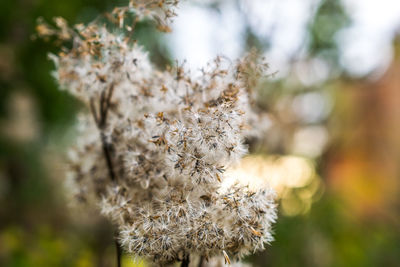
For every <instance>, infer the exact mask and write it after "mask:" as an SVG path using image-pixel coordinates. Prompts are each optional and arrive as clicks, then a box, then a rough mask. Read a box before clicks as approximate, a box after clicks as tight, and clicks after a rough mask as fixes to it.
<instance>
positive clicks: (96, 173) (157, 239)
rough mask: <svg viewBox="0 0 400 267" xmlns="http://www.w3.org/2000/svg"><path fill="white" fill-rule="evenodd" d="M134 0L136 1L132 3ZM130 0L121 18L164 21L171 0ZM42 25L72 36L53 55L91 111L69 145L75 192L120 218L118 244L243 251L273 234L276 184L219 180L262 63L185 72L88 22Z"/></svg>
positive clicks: (145, 251)
mask: <svg viewBox="0 0 400 267" xmlns="http://www.w3.org/2000/svg"><path fill="white" fill-rule="evenodd" d="M140 2H142V3H140ZM140 2H139V1H131V4H130V5H129V7H126V8H116V9H115V10H114V11H113V12H112V13H111V14H110V16H111V17H112V18H114V19H116V23H117V25H118V26H119V27H120V28H125V29H128V30H134V28H132V26H129V27H128V26H126V25H125V23H124V17H125V15H126V13H127V12H132V13H134V14H136V18H141V17H142V15H143V16H144V15H145V16H150V17H152V18H155V19H156V22H157V23H158V25H161V26H162V28H163V29H166V27H167V22H166V21H165V19H167V20H168V19H170V17H171V16H172V15H173V14H174V12H173V11H171V9H170V8H171V6H174V5H175V4H176V1H140ZM56 24H57V26H58V29H55V28H51V27H50V26H49V25H47V24H41V26H40V27H39V32H40V33H41V34H42V35H43V36H50V35H56V36H58V37H59V38H60V39H62V40H72V48H69V49H67V48H64V49H63V51H62V52H61V53H59V54H58V55H53V56H52V59H53V60H54V62H55V63H56V67H57V70H56V72H55V76H56V78H57V80H58V82H59V84H60V87H62V88H65V89H67V90H68V91H69V92H71V93H72V94H73V95H75V96H76V97H77V98H79V99H80V100H81V101H83V102H84V103H85V104H86V105H87V107H88V110H89V111H90V112H87V113H84V114H81V116H80V122H81V123H80V132H81V136H80V137H79V139H78V140H77V144H76V146H75V147H74V149H73V150H72V151H71V152H70V164H69V166H70V170H71V171H70V176H71V179H72V182H73V185H74V187H73V188H74V190H75V193H76V196H77V197H78V198H79V199H80V200H82V201H85V202H88V203H93V204H97V205H99V206H100V207H101V212H102V213H103V214H104V215H106V216H107V217H109V218H111V219H112V221H113V222H114V223H115V224H116V225H117V226H118V229H119V240H120V243H121V245H122V246H123V248H124V249H125V251H126V252H128V253H132V254H135V255H139V256H143V257H147V258H150V259H152V260H154V261H155V262H159V263H169V262H174V261H178V260H181V261H188V257H189V254H191V255H197V256H201V257H204V258H206V259H208V258H211V257H213V256H223V257H225V260H226V261H227V262H230V258H235V259H236V258H239V257H241V256H242V255H244V254H248V253H249V252H253V251H256V250H259V249H263V247H264V243H266V242H267V243H268V242H270V241H271V240H272V236H271V224H272V223H273V222H274V220H275V218H276V213H275V204H274V193H273V192H272V190H260V191H258V192H252V191H250V190H249V189H248V188H246V187H241V186H233V187H231V188H228V189H222V188H221V182H222V180H223V179H224V170H225V169H226V168H227V167H228V166H230V165H231V164H234V163H235V162H238V160H240V158H241V157H242V156H243V155H244V154H245V153H246V152H247V148H246V146H245V145H244V144H243V141H244V138H245V136H246V135H248V134H251V131H250V130H249V128H250V127H249V126H250V125H251V124H252V123H251V122H252V121H253V120H254V118H255V117H256V116H255V114H254V113H253V112H252V109H251V105H250V103H249V95H250V92H251V87H252V86H254V84H253V83H254V80H255V79H257V77H258V76H260V75H261V74H262V72H263V69H264V67H265V66H264V65H262V64H261V65H258V64H256V63H254V62H253V61H252V59H253V57H251V56H248V57H246V58H244V59H243V60H240V61H238V62H237V63H234V64H233V63H229V62H227V61H226V60H223V59H221V58H217V59H216V60H215V61H214V62H213V63H211V64H209V65H208V66H207V67H206V68H205V69H203V71H202V73H201V75H199V77H197V78H194V77H192V76H191V75H190V74H189V73H188V72H187V71H186V70H185V69H184V67H183V66H180V65H178V66H176V67H174V68H170V69H168V70H167V71H158V70H156V69H155V67H154V66H153V65H152V64H151V62H150V61H149V59H148V55H147V53H146V52H144V51H143V49H142V48H141V47H140V46H139V45H137V44H136V43H134V42H132V41H131V40H129V38H126V37H124V36H125V35H123V34H121V33H118V31H115V30H114V31H113V32H112V31H110V30H109V29H108V28H107V27H106V26H102V25H100V24H99V23H92V24H89V25H87V26H83V25H77V26H74V27H72V28H70V27H68V25H67V23H66V22H65V21H64V20H62V19H60V18H57V19H56Z"/></svg>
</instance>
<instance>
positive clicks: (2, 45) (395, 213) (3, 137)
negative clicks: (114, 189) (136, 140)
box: [0, 0, 400, 266]
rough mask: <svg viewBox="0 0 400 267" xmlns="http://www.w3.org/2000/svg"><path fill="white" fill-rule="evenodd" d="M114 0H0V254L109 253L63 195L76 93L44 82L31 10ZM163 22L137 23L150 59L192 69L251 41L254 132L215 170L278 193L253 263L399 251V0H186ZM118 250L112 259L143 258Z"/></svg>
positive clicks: (396, 260)
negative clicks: (256, 62) (268, 233)
mask: <svg viewBox="0 0 400 267" xmlns="http://www.w3.org/2000/svg"><path fill="white" fill-rule="evenodd" d="M124 3H125V1H124V0H114V1H112V0H57V1H54V0H2V1H0V266H115V247H114V243H113V231H112V227H111V225H110V224H109V223H107V222H106V221H105V220H104V219H102V218H101V217H99V216H96V215H95V213H93V214H88V212H87V211H86V210H85V211H83V210H76V209H71V208H70V207H69V202H70V201H69V199H68V195H66V194H65V191H64V173H63V167H62V162H63V153H64V152H65V150H66V149H67V147H68V145H69V144H71V142H72V140H73V138H74V132H73V125H74V121H75V117H76V114H77V112H78V111H79V109H80V108H81V106H80V104H79V103H78V102H77V101H76V100H74V99H73V98H72V97H71V96H69V95H68V94H67V93H65V92H62V91H59V90H58V88H57V85H56V83H55V81H54V79H53V78H52V77H51V75H50V73H51V71H52V70H53V69H54V66H52V63H51V62H50V61H48V60H47V53H48V52H51V51H57V47H56V46H55V45H54V44H52V43H45V42H43V41H40V40H36V41H33V40H32V38H31V37H32V35H33V34H34V32H35V25H36V19H37V18H38V17H40V16H42V17H44V18H45V19H46V20H50V19H51V18H52V17H54V16H63V17H64V18H66V19H67V20H68V21H69V22H70V23H79V22H89V21H91V20H92V19H93V18H95V17H96V16H97V15H98V14H100V13H103V12H105V11H109V10H111V9H112V7H114V6H115V5H119V4H124ZM178 14H179V16H178V17H177V18H176V20H175V22H174V24H173V25H172V28H173V32H172V33H170V34H161V33H158V32H156V31H155V30H154V28H153V27H152V26H151V25H150V24H148V23H141V24H139V26H138V28H137V30H136V32H135V35H134V38H135V39H137V40H138V42H139V43H141V44H142V45H144V46H145V47H146V49H147V50H149V51H150V53H151V55H152V61H153V62H154V64H156V65H158V66H159V67H160V68H165V66H166V65H168V64H173V63H174V60H175V59H178V60H179V61H180V62H182V61H184V60H186V66H187V67H190V68H191V69H192V71H193V73H195V72H196V70H199V68H200V67H201V66H204V65H205V64H206V63H207V62H208V61H210V60H212V59H213V58H214V57H215V56H217V55H224V56H226V57H228V58H230V59H235V58H237V57H240V56H241V55H243V54H244V53H245V52H246V51H248V50H250V49H252V48H254V47H255V48H257V49H258V51H259V53H260V56H265V57H266V59H267V61H268V62H269V65H270V75H269V77H268V78H266V79H265V80H263V81H262V83H261V84H260V86H259V87H258V88H257V95H258V96H257V99H256V105H257V106H258V107H259V109H260V110H262V111H263V112H264V113H265V114H266V115H265V116H266V118H267V120H266V121H267V123H266V124H265V125H263V127H264V128H265V129H266V134H265V136H264V137H263V138H262V140H258V141H254V140H248V143H249V145H250V149H251V154H250V155H249V156H247V157H246V158H245V159H244V160H243V161H242V163H241V164H240V165H239V166H237V167H235V168H234V169H231V170H229V172H230V174H232V175H234V176H236V177H238V178H239V179H243V180H244V181H245V182H248V183H250V184H251V185H253V186H260V185H263V184H265V183H268V184H270V185H272V186H273V187H274V188H275V189H276V191H277V194H278V199H279V219H278V222H277V223H276V224H275V226H274V231H275V239H276V241H274V242H273V243H272V246H270V247H268V248H267V250H266V251H265V252H262V253H258V254H256V255H254V256H251V257H249V258H246V261H247V262H249V263H251V264H252V265H254V266H399V264H400V198H399V193H400V192H399V191H400V164H399V163H400V2H399V1H395V0H380V1H374V0H301V1H300V0H246V1H245V0H207V1H205V0H201V1H200V0H197V1H195V0H187V1H183V3H182V4H181V5H180V7H179V9H178ZM145 265H146V263H144V262H141V261H138V262H132V261H131V259H130V258H129V257H127V256H124V259H123V266H145Z"/></svg>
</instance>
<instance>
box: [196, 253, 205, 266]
mask: <svg viewBox="0 0 400 267" xmlns="http://www.w3.org/2000/svg"><path fill="white" fill-rule="evenodd" d="M203 262H204V257H203V256H201V257H200V260H199V264H198V265H197V267H203Z"/></svg>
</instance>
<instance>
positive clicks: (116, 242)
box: [115, 239, 122, 267]
mask: <svg viewBox="0 0 400 267" xmlns="http://www.w3.org/2000/svg"><path fill="white" fill-rule="evenodd" d="M115 248H116V249H117V267H121V256H122V250H121V247H120V246H119V244H118V241H117V239H115Z"/></svg>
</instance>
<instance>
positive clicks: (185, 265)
mask: <svg viewBox="0 0 400 267" xmlns="http://www.w3.org/2000/svg"><path fill="white" fill-rule="evenodd" d="M189 257H190V255H189V254H188V255H187V256H185V257H184V258H183V260H182V263H181V267H189V262H190V258H189Z"/></svg>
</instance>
